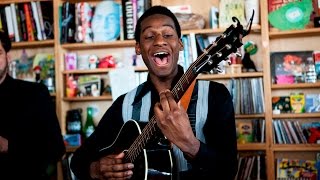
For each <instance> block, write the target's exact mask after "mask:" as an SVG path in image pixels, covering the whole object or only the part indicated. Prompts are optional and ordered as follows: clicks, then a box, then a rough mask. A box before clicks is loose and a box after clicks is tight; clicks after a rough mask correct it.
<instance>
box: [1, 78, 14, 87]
mask: <svg viewBox="0 0 320 180" xmlns="http://www.w3.org/2000/svg"><path fill="white" fill-rule="evenodd" d="M12 82H13V78H12V77H11V76H9V75H8V74H7V75H6V77H5V78H4V80H3V82H2V83H1V84H0V89H4V88H5V87H8V86H9V84H11V83H12Z"/></svg>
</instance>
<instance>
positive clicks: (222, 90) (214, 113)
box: [188, 83, 237, 180]
mask: <svg viewBox="0 0 320 180" xmlns="http://www.w3.org/2000/svg"><path fill="white" fill-rule="evenodd" d="M209 88H210V89H209V92H210V94H209V107H208V116H207V117H208V119H207V121H206V124H205V126H204V128H203V133H204V136H205V139H206V143H204V142H201V143H200V148H199V151H198V153H197V155H196V157H195V158H194V159H189V160H188V161H189V162H190V163H191V164H192V167H193V169H194V170H195V171H196V174H201V175H204V177H217V176H218V175H220V176H222V177H223V179H225V180H233V179H234V176H235V174H236V171H237V140H236V128H235V116H234V109H233V102H232V97H231V96H230V93H229V91H228V90H227V88H226V87H225V86H224V85H222V84H217V83H210V87H209Z"/></svg>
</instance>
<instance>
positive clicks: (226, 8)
mask: <svg viewBox="0 0 320 180" xmlns="http://www.w3.org/2000/svg"><path fill="white" fill-rule="evenodd" d="M244 12H245V10H244V1H242V0H221V1H220V3H219V28H227V27H229V26H230V24H232V23H233V21H232V17H233V16H235V17H237V18H238V19H239V21H240V23H241V24H246V18H245V13H244Z"/></svg>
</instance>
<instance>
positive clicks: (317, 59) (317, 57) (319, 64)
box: [313, 51, 320, 80]
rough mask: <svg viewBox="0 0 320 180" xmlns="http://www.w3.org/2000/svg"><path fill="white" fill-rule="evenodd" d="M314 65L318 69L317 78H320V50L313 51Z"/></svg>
mask: <svg viewBox="0 0 320 180" xmlns="http://www.w3.org/2000/svg"><path fill="white" fill-rule="evenodd" d="M313 59H314V66H315V69H316V74H317V79H318V80H320V51H314V52H313Z"/></svg>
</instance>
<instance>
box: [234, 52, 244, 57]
mask: <svg viewBox="0 0 320 180" xmlns="http://www.w3.org/2000/svg"><path fill="white" fill-rule="evenodd" d="M234 54H235V55H236V56H238V57H242V54H241V53H240V52H239V51H237V52H235V53H234Z"/></svg>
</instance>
